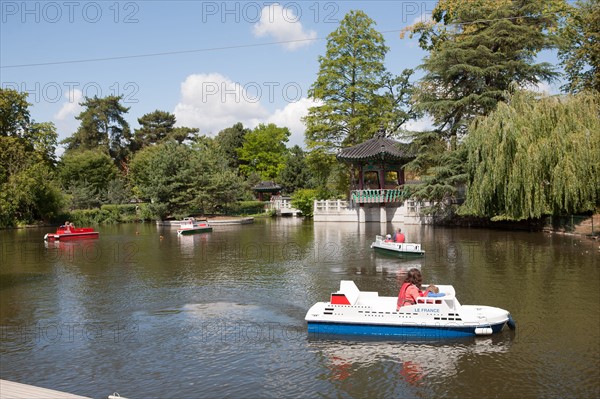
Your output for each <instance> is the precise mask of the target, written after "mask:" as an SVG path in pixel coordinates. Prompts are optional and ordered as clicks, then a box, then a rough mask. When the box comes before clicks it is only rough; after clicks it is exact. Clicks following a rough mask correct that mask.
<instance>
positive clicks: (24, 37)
mask: <svg viewBox="0 0 600 399" xmlns="http://www.w3.org/2000/svg"><path fill="white" fill-rule="evenodd" d="M435 3H436V2H435V1H377V0H374V1H342V2H339V1H316V0H307V1H283V2H278V3H276V2H270V1H256V2H254V1H196V0H191V1H164V0H157V1H153V0H144V1H115V0H108V1H70V0H64V1H63V0H60V1H7V0H0V18H1V21H0V22H1V25H0V75H1V76H0V82H1V86H2V87H3V88H11V89H16V90H18V91H24V92H28V93H29V97H28V101H29V102H30V103H31V104H32V106H31V107H30V111H31V116H32V117H33V119H35V121H36V122H53V123H54V124H55V125H56V127H57V131H58V133H59V140H62V139H64V138H66V137H69V136H70V135H72V134H73V133H74V132H75V131H76V130H77V127H78V126H79V121H77V120H76V119H75V116H77V115H78V114H79V113H80V112H81V111H82V107H81V106H80V105H79V103H80V102H81V101H82V100H83V98H84V97H93V96H95V95H97V96H98V97H105V96H108V95H122V96H123V99H122V104H123V105H125V106H126V107H129V108H130V109H129V112H128V113H127V114H126V119H127V121H128V122H129V124H130V126H131V128H132V130H133V129H135V128H137V127H138V126H139V124H138V123H137V118H139V117H141V116H143V115H144V114H147V113H150V112H153V111H155V110H162V111H168V112H171V113H173V114H175V116H176V118H177V126H188V127H195V128H199V129H200V134H203V135H209V136H214V135H216V134H217V133H218V132H219V131H220V130H222V129H224V128H227V127H230V126H232V125H233V124H235V123H236V122H242V123H243V124H244V126H245V127H249V128H254V127H256V126H257V125H258V124H259V123H275V124H277V125H278V126H285V127H288V128H289V129H290V131H291V132H292V135H291V137H290V140H289V142H288V143H287V145H288V147H290V146H292V145H296V144H298V145H301V146H302V145H303V144H304V125H303V124H302V122H301V118H302V117H303V116H305V115H306V113H307V109H308V108H309V107H311V106H313V105H314V104H315V103H314V101H313V100H311V99H310V98H309V97H308V90H309V88H310V86H311V85H312V84H313V82H314V81H315V80H316V77H317V74H318V71H319V62H318V59H319V56H323V55H325V46H326V43H327V40H326V38H327V36H328V35H329V34H330V33H331V32H332V31H334V30H335V29H336V28H337V27H338V26H339V22H340V21H341V20H342V19H343V17H344V15H345V14H346V13H348V12H349V11H350V10H362V11H364V12H365V13H366V14H367V15H368V16H369V17H370V18H372V19H373V20H374V21H375V23H376V26H375V28H376V29H377V30H378V31H379V32H381V33H382V34H383V36H384V39H385V42H386V45H387V46H388V47H389V48H390V50H389V52H388V54H387V57H386V67H387V69H388V70H389V71H390V72H392V73H396V74H399V73H400V72H402V70H404V69H405V68H412V69H416V68H417V67H418V66H419V64H420V63H421V61H422V59H423V57H424V56H426V55H427V54H426V53H425V52H424V51H422V50H421V49H420V48H419V47H418V44H417V40H416V39H409V38H404V39H401V38H400V31H401V30H402V29H403V28H405V27H406V26H408V25H411V24H413V23H415V22H417V21H421V20H425V19H427V18H430V16H431V11H432V10H433V8H434V7H435ZM419 75H420V72H417V73H416V74H415V78H417V77H418V76H419ZM557 86H558V85H557ZM544 90H546V91H549V92H555V91H557V89H556V87H546V88H544ZM427 123H428V122H427V120H421V121H416V122H413V124H412V126H411V127H412V128H415V129H416V130H418V129H419V127H422V126H424V125H426V124H427Z"/></svg>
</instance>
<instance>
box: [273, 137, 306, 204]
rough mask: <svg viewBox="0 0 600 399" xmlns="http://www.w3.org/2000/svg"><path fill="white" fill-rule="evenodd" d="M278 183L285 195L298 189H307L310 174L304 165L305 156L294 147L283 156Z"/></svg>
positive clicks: (300, 150)
mask: <svg viewBox="0 0 600 399" xmlns="http://www.w3.org/2000/svg"><path fill="white" fill-rule="evenodd" d="M277 180H278V182H279V183H280V184H281V185H282V186H283V190H284V191H285V192H287V193H293V192H294V191H296V190H298V189H300V188H308V186H309V185H310V183H311V174H310V171H309V169H308V165H307V163H306V154H305V153H304V151H303V150H302V148H300V146H298V145H295V146H293V147H292V148H290V150H289V152H288V153H287V154H286V156H285V166H284V167H283V169H282V170H281V172H279V177H278V179H277Z"/></svg>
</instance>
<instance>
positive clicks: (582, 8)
mask: <svg viewBox="0 0 600 399" xmlns="http://www.w3.org/2000/svg"><path fill="white" fill-rule="evenodd" d="M560 37H561V39H562V40H561V45H560V47H559V52H558V57H559V59H560V60H561V64H562V66H563V67H564V69H565V74H566V77H567V80H568V82H567V83H566V84H565V85H564V86H563V87H562V89H563V90H565V91H568V92H571V93H577V92H579V91H582V90H595V91H597V92H600V2H599V1H598V0H581V1H578V2H577V3H576V5H575V6H571V5H569V9H568V17H567V19H566V22H565V23H564V25H563V26H562V29H561V30H560Z"/></svg>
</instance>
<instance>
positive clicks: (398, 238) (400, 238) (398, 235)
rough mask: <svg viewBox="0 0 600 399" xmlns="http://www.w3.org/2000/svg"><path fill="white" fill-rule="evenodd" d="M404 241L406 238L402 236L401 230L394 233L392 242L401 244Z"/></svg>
mask: <svg viewBox="0 0 600 399" xmlns="http://www.w3.org/2000/svg"><path fill="white" fill-rule="evenodd" d="M405 241H406V237H405V236H404V234H402V230H401V229H398V231H397V232H395V233H394V242H398V243H403V242H405Z"/></svg>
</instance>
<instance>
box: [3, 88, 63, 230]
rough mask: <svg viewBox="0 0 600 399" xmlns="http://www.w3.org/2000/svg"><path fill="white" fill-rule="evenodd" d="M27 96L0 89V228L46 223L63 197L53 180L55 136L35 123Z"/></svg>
mask: <svg viewBox="0 0 600 399" xmlns="http://www.w3.org/2000/svg"><path fill="white" fill-rule="evenodd" d="M30 105H31V104H29V103H28V102H27V93H19V92H17V91H15V90H11V89H0V227H5V226H11V225H14V224H18V223H31V222H34V221H36V220H40V219H44V220H49V219H50V218H52V217H53V216H55V215H56V214H57V213H59V212H60V210H61V209H62V206H63V195H62V193H61V192H60V190H59V189H58V184H57V183H56V181H55V174H54V163H55V154H54V152H55V149H56V144H57V137H58V135H57V133H56V128H55V127H54V124H52V123H48V122H45V123H35V122H34V121H33V120H32V119H31V117H30V112H29V106H30Z"/></svg>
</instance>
